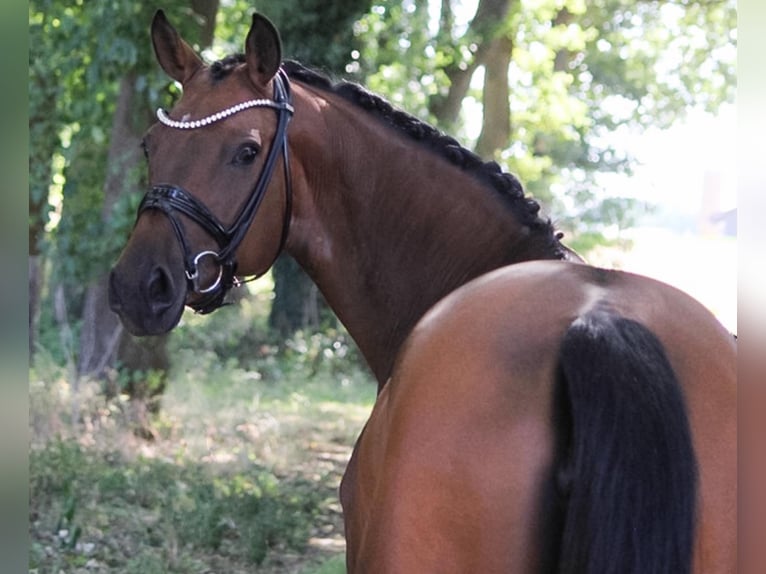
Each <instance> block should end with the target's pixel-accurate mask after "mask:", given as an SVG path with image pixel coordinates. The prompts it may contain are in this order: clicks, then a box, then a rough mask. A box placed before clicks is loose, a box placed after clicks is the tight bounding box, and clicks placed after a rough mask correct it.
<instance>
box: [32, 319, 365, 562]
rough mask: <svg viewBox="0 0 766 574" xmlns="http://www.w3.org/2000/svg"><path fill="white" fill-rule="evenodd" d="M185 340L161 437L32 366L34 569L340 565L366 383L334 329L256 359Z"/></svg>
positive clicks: (52, 372) (88, 386) (124, 405)
mask: <svg viewBox="0 0 766 574" xmlns="http://www.w3.org/2000/svg"><path fill="white" fill-rule="evenodd" d="M183 337H184V335H183V333H182V334H181V335H180V338H179V341H180V343H179V342H176V343H175V344H176V345H178V346H177V348H175V349H174V350H173V352H174V357H175V358H176V360H175V362H174V366H173V369H172V371H171V373H170V378H169V384H168V388H167V390H166V393H165V395H164V396H163V401H162V407H161V411H160V414H159V415H157V416H155V417H154V418H151V419H150V426H151V427H152V430H153V431H154V437H155V438H154V440H153V441H146V440H142V439H140V438H138V437H137V436H135V434H134V433H133V429H134V427H135V420H136V416H135V412H134V408H133V406H132V405H131V404H130V403H129V402H128V401H127V400H126V398H125V397H118V398H117V399H115V400H113V401H111V402H106V401H105V400H104V399H103V398H102V395H101V393H100V386H99V384H98V383H95V382H88V381H79V383H78V385H77V392H75V390H74V385H72V384H71V382H70V381H69V380H68V375H67V372H66V370H65V369H64V368H63V367H58V366H57V365H55V364H53V363H52V362H51V361H47V362H46V361H45V360H44V358H43V359H42V360H40V361H38V364H36V365H35V368H34V369H32V370H31V373H30V426H31V428H30V434H31V449H30V527H29V528H30V537H31V540H32V544H31V548H30V572H35V573H37V574H43V573H56V574H59V573H61V572H63V573H70V572H71V573H79V572H127V573H132V572H135V573H139V572H140V573H142V574H147V573H148V574H151V573H154V572H157V573H160V572H163V573H165V572H167V573H176V572H178V573H182V572H183V573H188V574H194V573H203V572H229V573H238V572H267V573H270V572H294V573H296V574H331V573H335V572H343V571H344V570H345V566H344V559H343V554H342V550H343V543H342V518H341V515H340V510H339V504H338V500H337V488H338V484H339V480H340V477H341V475H342V472H343V470H344V468H345V464H346V461H347V459H348V456H349V455H350V450H351V446H352V445H353V442H354V440H355V438H356V436H357V435H358V433H359V431H360V430H361V428H362V426H363V424H364V422H365V420H366V417H367V416H368V414H369V412H370V409H371V406H372V403H373V401H374V396H375V385H374V384H373V383H372V382H371V380H370V378H369V375H367V373H366V371H365V370H364V369H363V367H361V366H360V365H359V363H358V362H357V361H355V360H350V357H349V356H348V348H347V343H346V342H345V340H343V338H342V336H341V337H338V336H337V334H331V335H330V336H327V335H321V336H311V337H302V336H298V337H296V338H295V339H294V340H293V341H292V342H291V343H290V345H292V347H289V346H288V348H287V349H286V350H285V351H284V352H283V353H281V354H277V353H276V351H275V350H273V349H267V350H265V351H262V352H260V353H258V354H257V357H256V359H253V360H250V359H248V361H247V362H245V361H241V360H232V359H228V360H222V359H221V356H222V355H221V353H222V352H225V351H226V349H225V344H223V343H221V344H222V345H223V346H224V348H223V349H215V348H212V347H210V346H207V347H202V348H199V347H196V348H194V347H191V346H188V345H187V343H188V338H187V340H184V339H183ZM216 344H218V343H216ZM224 356H225V355H224ZM73 406H76V407H77V408H76V409H73ZM73 412H77V413H79V415H78V420H77V422H76V423H74V424H73V423H72V413H73ZM328 542H329V543H328ZM328 548H329V549H330V550H328Z"/></svg>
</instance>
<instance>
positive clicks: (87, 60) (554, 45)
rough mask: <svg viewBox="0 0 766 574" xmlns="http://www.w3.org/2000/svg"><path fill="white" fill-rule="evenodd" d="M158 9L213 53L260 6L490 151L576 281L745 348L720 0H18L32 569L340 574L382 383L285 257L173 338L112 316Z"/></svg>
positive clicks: (341, 66)
mask: <svg viewBox="0 0 766 574" xmlns="http://www.w3.org/2000/svg"><path fill="white" fill-rule="evenodd" d="M156 8H163V9H164V10H165V11H166V13H167V15H168V17H169V18H170V20H171V22H172V23H173V24H174V25H175V26H176V27H177V28H178V29H179V31H180V32H181V33H182V35H183V36H184V37H185V38H186V39H187V40H188V41H190V42H191V43H192V44H193V45H194V46H195V48H197V49H198V50H199V51H200V52H201V53H202V54H203V55H204V57H205V58H206V59H207V60H209V61H212V60H215V59H217V58H220V57H222V56H224V55H226V54H229V53H233V52H239V51H242V49H243V42H244V37H245V34H246V33H247V30H248V28H249V25H250V17H251V14H252V12H253V10H258V11H260V12H262V13H264V14H265V15H266V16H268V17H269V18H270V19H271V20H272V21H273V22H274V23H275V24H276V25H277V27H278V28H279V30H280V33H281V36H282V39H283V43H284V54H285V56H286V57H288V58H291V59H297V60H299V61H301V62H302V63H304V64H306V65H309V66H312V67H315V68H317V69H319V70H321V71H323V72H325V73H327V74H329V75H330V76H332V77H335V78H339V79H340V78H344V79H350V80H353V81H358V82H360V83H363V84H364V85H366V86H368V87H369V88H370V89H371V90H373V91H375V92H378V93H380V94H382V95H383V96H385V97H386V98H387V99H389V100H390V101H392V102H393V103H394V104H396V105H397V106H399V107H401V108H403V109H405V110H407V111H409V112H410V113H413V114H415V115H417V116H418V117H420V118H422V119H424V120H426V121H428V122H430V123H432V124H433V125H435V126H437V127H439V128H440V129H441V130H443V131H445V132H447V133H450V134H452V135H454V136H456V137H457V138H458V139H459V140H460V141H461V142H463V143H464V144H465V145H466V146H467V147H470V148H472V149H474V150H475V151H477V153H479V154H480V155H482V156H483V157H484V158H486V159H495V160H496V161H498V162H499V163H500V164H501V165H502V166H503V167H504V168H505V169H507V170H508V171H511V172H513V173H515V174H517V175H518V176H519V178H520V179H521V181H522V182H523V183H524V185H525V187H526V190H527V192H528V193H529V194H531V195H533V196H535V197H536V198H537V199H539V200H540V202H541V203H542V204H543V206H544V210H545V212H546V213H547V215H548V216H549V217H551V218H552V219H553V221H554V222H555V223H556V225H557V226H558V227H559V228H560V229H562V230H563V231H564V232H565V242H566V243H567V244H568V245H570V246H572V247H573V248H574V249H576V250H577V251H579V252H580V253H581V254H582V255H583V256H585V257H586V259H588V260H589V261H590V262H592V263H596V264H600V265H606V266H610V267H618V268H623V269H627V270H630V271H635V272H639V273H642V274H645V275H649V276H652V277H655V278H658V279H660V280H663V281H666V282H668V283H671V284H673V285H676V286H677V287H679V288H681V289H683V290H685V291H687V292H688V293H690V294H692V295H693V296H694V297H696V298H698V299H699V300H700V301H701V302H702V303H703V304H705V305H706V306H707V307H708V308H710V309H711V310H712V311H713V312H714V313H715V314H716V315H717V316H718V317H719V319H720V320H721V321H722V322H723V324H724V325H725V326H726V327H727V328H729V329H730V330H732V331H734V332H736V328H737V325H736V275H737V259H736V234H737V216H736V209H737V200H736V193H735V189H736V172H735V162H736V159H735V158H736V146H737V141H736V136H735V126H736V108H735V105H734V104H735V101H734V100H735V87H736V53H737V48H736V46H737V26H736V4H735V1H734V0H720V1H718V0H715V1H706V2H693V1H685V0H646V1H642V2H628V1H627V0H596V1H593V2H587V3H586V2H584V1H583V0H474V1H468V0H463V1H461V0H441V1H438V0H430V1H428V0H423V1H417V0H400V1H393V0H392V1H382V2H375V1H371V0H364V1H362V0H342V1H338V2H326V1H322V2H320V1H319V0H303V1H301V0H279V1H276V0H271V1H257V2H243V1H238V0H228V1H226V0H191V1H190V0H187V1H181V0H168V1H166V2H163V3H161V4H158V5H153V4H151V3H146V2H137V1H129V0H113V1H110V2H99V3H93V2H91V3H85V2H83V1H81V0H78V1H71V0H68V1H62V0H47V1H41V0H34V1H32V2H30V3H29V39H30V41H29V46H30V56H29V109H30V120H29V129H30V173H29V178H30V189H29V214H30V218H29V246H30V253H29V302H30V308H29V321H30V324H29V327H30V328H29V350H30V357H31V359H30V379H29V385H30V434H29V442H30V493H31V495H30V535H31V538H32V546H31V556H30V560H31V562H30V563H31V566H30V571H34V572H39V573H42V572H56V573H58V572H62V571H63V572H101V571H104V572H106V571H115V572H117V571H119V572H142V573H146V572H207V571H226V572H239V571H242V572H244V571H254V570H256V571H263V572H303V573H311V572H342V571H343V566H342V565H343V561H342V558H341V557H340V555H339V554H338V553H339V552H342V550H343V539H342V526H341V524H342V523H341V517H340V513H339V508H338V504H337V493H336V488H337V484H338V480H339V477H340V475H341V473H342V470H343V468H344V465H345V462H346V460H347V457H348V455H349V453H350V447H351V445H352V444H353V441H354V439H355V437H356V436H357V434H358V432H359V430H360V429H361V427H362V425H363V424H364V421H365V419H366V416H367V414H368V413H369V409H370V407H371V405H372V403H373V401H374V392H375V385H374V384H373V383H372V378H371V376H370V375H369V374H368V372H367V370H366V367H365V365H364V363H363V360H362V359H361V357H360V356H359V354H358V352H357V351H356V348H355V346H354V344H353V341H351V340H350V339H349V337H348V335H347V334H346V333H345V331H344V329H343V327H342V325H340V324H338V322H337V320H336V319H335V317H334V316H333V314H332V312H331V311H330V310H329V309H328V308H327V307H326V305H325V304H324V302H323V300H322V298H321V294H319V293H318V291H317V289H316V288H315V287H314V286H313V285H312V284H311V283H310V282H309V281H308V279H307V278H306V277H305V276H304V275H303V273H302V272H301V271H300V269H299V268H298V267H297V265H296V264H295V263H294V262H293V261H292V260H290V259H289V258H287V257H283V258H281V259H280V260H279V261H278V263H277V265H276V266H275V268H274V269H273V270H272V272H271V273H270V274H269V275H268V276H267V277H265V278H264V279H262V280H260V281H258V282H257V283H255V284H250V285H249V286H248V287H247V288H244V289H241V290H239V292H238V293H237V296H236V299H237V300H236V302H235V305H232V306H229V307H226V308H224V309H221V310H219V311H217V312H216V313H215V314H214V315H212V316H209V317H204V318H203V317H199V316H195V315H193V314H192V313H189V312H187V314H185V316H184V318H183V320H182V323H181V325H180V326H179V327H178V328H177V329H176V330H175V331H173V332H172V333H171V334H169V335H167V336H162V337H154V338H150V339H134V338H132V337H130V336H129V335H128V334H127V333H125V332H124V331H123V330H122V328H121V326H120V324H119V322H118V320H117V318H116V316H114V315H113V314H112V313H111V312H110V311H109V310H108V308H107V306H106V297H105V287H106V284H105V278H106V273H107V271H108V269H109V266H110V265H111V263H112V262H113V261H114V260H115V259H116V257H117V255H118V254H119V250H120V248H121V246H122V245H123V244H124V242H125V240H126V238H127V235H128V233H129V231H130V228H131V226H132V224H133V220H134V217H135V210H136V207H137V205H138V202H139V201H140V198H141V196H142V195H143V190H144V188H145V186H144V178H145V171H144V160H143V156H142V153H141V150H140V147H139V142H140V139H141V136H142V133H143V131H144V130H145V129H146V128H147V126H149V125H150V124H151V123H152V122H153V114H154V110H155V109H156V108H157V107H160V106H162V107H166V108H168V107H170V106H171V105H172V102H173V101H174V99H176V98H177V97H178V95H179V88H178V86H176V85H174V84H173V83H172V82H169V81H168V79H167V77H165V76H164V74H163V73H162V71H161V70H160V69H159V67H158V66H157V64H156V63H155V61H154V56H153V51H152V48H151V43H150V40H149V25H150V22H151V18H152V16H153V13H154V10H155V9H156Z"/></svg>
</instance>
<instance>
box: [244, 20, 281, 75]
mask: <svg viewBox="0 0 766 574" xmlns="http://www.w3.org/2000/svg"><path fill="white" fill-rule="evenodd" d="M245 57H246V59H247V71H248V74H249V75H250V80H251V81H252V82H253V84H255V85H256V86H258V87H261V88H265V87H266V86H267V85H268V83H269V82H270V81H271V79H272V78H273V77H274V76H275V75H276V73H277V71H278V70H279V66H280V65H281V64H282V42H281V40H280V39H279V32H277V29H276V28H275V27H274V24H272V23H271V22H270V21H269V19H268V18H266V17H265V16H261V15H260V14H253V23H252V24H251V26H250V31H249V32H248V33H247V39H246V40H245Z"/></svg>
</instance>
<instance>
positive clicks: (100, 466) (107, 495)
mask: <svg viewBox="0 0 766 574" xmlns="http://www.w3.org/2000/svg"><path fill="white" fill-rule="evenodd" d="M30 481H31V482H30V500H31V504H32V506H33V508H34V509H35V510H36V511H41V510H42V509H43V507H48V508H49V509H50V510H49V511H48V512H49V514H48V516H58V518H57V520H56V522H55V524H52V523H49V522H47V521H48V518H47V517H46V516H44V515H39V521H38V523H37V524H35V525H34V528H35V529H36V530H45V529H48V538H49V539H50V540H57V541H58V544H59V546H60V551H61V552H62V553H63V554H64V555H65V556H67V557H68V559H69V560H70V561H71V560H74V559H75V557H76V555H77V553H78V552H77V551H78V549H79V550H81V549H82V547H81V546H80V547H78V541H79V540H81V539H84V538H92V536H93V533H94V531H98V530H106V531H111V532H115V533H116V532H117V531H118V530H119V529H120V528H141V526H142V525H141V523H143V529H144V535H143V536H144V538H145V541H146V543H148V545H149V546H152V545H162V544H164V543H165V542H166V537H168V536H170V537H173V538H176V539H177V542H178V544H180V545H182V546H184V547H189V548H192V549H197V550H202V551H210V552H221V553H224V554H227V555H230V556H233V557H238V558H239V559H242V560H244V561H247V562H251V563H253V564H260V563H261V562H263V561H264V559H265V558H266V557H267V555H268V554H269V552H270V551H272V550H273V549H275V548H277V547H279V548H282V549H283V550H289V549H300V548H302V547H303V545H304V544H305V542H306V540H307V538H308V532H309V529H310V527H311V526H312V524H313V522H314V519H315V518H316V516H317V513H318V509H319V505H320V503H321V502H323V500H324V497H325V495H326V493H325V492H323V491H322V490H318V489H317V488H316V486H315V485H314V484H313V483H311V482H310V481H307V480H306V479H304V478H300V477H296V478H285V477H278V476H276V475H275V474H273V472H271V471H269V470H267V469H265V468H262V467H258V466H252V467H250V468H248V469H247V471H246V472H245V471H242V472H234V473H225V472H217V473H216V474H214V475H213V474H211V473H210V471H209V470H207V469H205V468H204V467H202V466H200V465H197V464H194V463H191V462H190V461H184V463H183V464H175V463H169V462H165V461H161V460H152V459H142V458H140V457H139V458H137V459H133V460H127V459H124V458H121V457H120V456H119V455H118V454H116V453H111V454H109V455H108V458H103V457H100V456H98V455H97V454H94V453H92V452H88V451H86V450H85V449H83V448H82V447H80V446H78V445H77V444H76V443H72V442H64V441H56V442H53V443H51V444H50V445H48V446H47V447H46V448H45V449H42V450H33V451H32V453H31V455H30ZM43 501H45V502H43ZM102 506H111V507H113V508H114V509H113V510H112V512H111V514H110V515H109V516H104V515H99V514H98V509H99V507H102ZM131 509H134V510H131ZM142 509H143V510H142ZM126 512H138V513H139V514H143V515H144V520H141V521H139V524H134V523H132V522H129V521H127V520H125V521H123V515H124V514H125V513H126ZM46 523H47V524H48V526H46ZM42 534H43V533H42V532H41V533H40V535H42ZM107 550H108V549H107V548H106V547H105V549H104V552H106V551H107ZM95 556H96V557H99V554H96V555H95ZM103 558H104V559H106V558H107V557H106V556H103ZM35 560H40V557H37V556H35V555H34V553H33V556H32V562H33V563H32V564H31V567H33V568H34V567H40V566H42V564H36V563H34V562H35ZM156 561H157V558H156V557H154V558H151V557H150V556H141V557H138V558H137V559H136V560H135V561H131V562H129V569H137V568H138V566H139V565H142V566H143V567H147V563H148V564H149V565H151V564H154V562H156ZM160 566H161V567H162V568H164V570H163V571H175V572H183V571H184V570H183V568H176V567H173V565H172V564H169V563H164V564H159V563H157V564H154V565H153V566H152V567H157V568H159V567H160Z"/></svg>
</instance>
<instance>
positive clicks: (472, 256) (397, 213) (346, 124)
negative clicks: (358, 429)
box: [287, 85, 561, 388]
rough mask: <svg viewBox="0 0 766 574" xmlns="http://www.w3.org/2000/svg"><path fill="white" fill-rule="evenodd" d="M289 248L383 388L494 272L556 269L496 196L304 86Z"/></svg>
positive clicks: (406, 139) (540, 239) (539, 237)
mask: <svg viewBox="0 0 766 574" xmlns="http://www.w3.org/2000/svg"><path fill="white" fill-rule="evenodd" d="M295 107H296V113H295V118H294V120H293V125H291V126H290V141H291V146H290V147H291V153H292V154H293V160H292V162H293V163H292V171H293V174H294V179H295V184H294V193H295V197H296V199H295V203H294V212H293V223H292V226H291V231H290V239H289V240H288V244H287V248H288V251H289V252H290V254H291V255H292V256H293V257H294V258H295V259H296V260H297V261H298V263H299V264H300V265H301V266H302V267H303V268H304V269H305V270H306V271H307V273H308V274H309V275H310V276H311V278H312V279H313V280H314V281H315V283H316V284H317V286H318V287H319V289H320V291H321V292H322V293H323V295H324V296H325V299H326V300H327V302H328V303H329V305H330V306H331V307H332V308H333V310H334V311H335V313H336V315H337V316H338V318H339V319H340V320H341V322H342V323H343V324H344V325H345V326H346V328H347V329H348V331H349V333H350V334H351V336H352V337H353V338H354V340H355V341H356V343H357V345H358V346H359V348H360V350H361V352H362V354H363V355H364V356H365V358H366V360H367V362H368V363H369V365H370V367H371V368H372V370H373V372H374V374H375V376H376V378H377V379H378V383H379V388H382V386H383V384H385V382H386V380H387V379H388V377H389V375H390V374H391V369H392V367H393V364H394V360H395V358H396V356H397V354H398V352H399V349H400V347H401V345H402V343H403V342H404V340H405V339H406V337H407V336H408V335H409V333H410V331H411V330H412V328H413V327H414V326H415V323H417V321H418V320H419V319H420V318H421V317H422V316H423V315H424V314H425V312H426V311H427V310H428V309H429V308H430V307H431V306H432V305H433V304H435V303H436V302H437V301H438V300H439V299H441V298H442V297H444V296H445V295H446V294H448V293H449V292H450V291H452V290H454V289H456V288H457V287H459V286H461V285H463V284H464V283H466V282H468V281H470V280H471V279H473V278H475V277H477V276H478V275H481V274H482V273H486V272H487V271H490V270H492V269H495V268H497V267H500V266H503V265H507V264H510V263H514V262H519V261H524V260H530V259H543V258H545V259H551V258H557V257H560V256H561V254H560V252H559V251H558V250H557V249H556V247H555V246H556V245H558V242H557V241H551V237H550V231H548V232H547V233H546V234H544V235H545V236H543V234H540V233H536V232H533V231H531V229H530V226H529V225H523V224H521V223H520V222H519V219H518V217H517V216H516V215H514V213H513V211H512V210H511V209H509V206H508V205H507V199H504V198H502V197H501V194H500V192H499V191H498V190H496V189H493V188H492V187H491V186H490V185H488V184H487V183H486V182H483V181H481V180H480V179H479V178H477V177H476V176H475V175H474V174H471V173H469V172H468V171H467V170H464V169H462V168H460V167H458V166H456V165H453V164H451V163H450V162H449V161H447V160H446V159H445V158H444V157H441V156H440V155H439V154H437V153H435V152H434V151H432V150H430V149H428V148H427V147H426V146H425V145H423V144H422V143H419V142H417V141H415V140H414V139H413V138H411V137H410V136H408V135H406V134H402V133H398V132H397V131H395V130H394V129H393V128H391V127H389V126H386V125H383V123H382V122H381V121H380V120H379V119H378V118H375V117H374V116H373V115H372V114H370V113H369V112H366V111H364V110H362V109H360V108H359V107H358V106H356V105H355V104H352V103H350V102H348V101H345V100H344V99H343V98H341V97H339V96H337V95H333V94H329V93H324V92H322V91H313V90H311V89H310V90H305V89H303V87H302V86H300V85H296V89H295Z"/></svg>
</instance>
